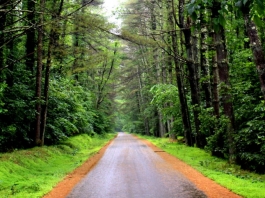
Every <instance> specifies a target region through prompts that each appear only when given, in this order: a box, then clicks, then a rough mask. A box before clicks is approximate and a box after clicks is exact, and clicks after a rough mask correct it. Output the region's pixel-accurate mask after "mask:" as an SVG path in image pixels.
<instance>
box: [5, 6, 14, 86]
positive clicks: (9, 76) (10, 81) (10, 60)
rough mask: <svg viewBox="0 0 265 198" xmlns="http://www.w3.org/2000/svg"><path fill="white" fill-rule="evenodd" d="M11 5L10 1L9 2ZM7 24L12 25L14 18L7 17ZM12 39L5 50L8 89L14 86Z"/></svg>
mask: <svg viewBox="0 0 265 198" xmlns="http://www.w3.org/2000/svg"><path fill="white" fill-rule="evenodd" d="M10 3H11V4H12V1H11V2H10ZM6 20H7V24H13V21H14V16H12V15H11V16H8V17H7V19H6ZM14 42H15V41H14V39H12V40H10V41H9V42H8V43H7V49H8V54H7V60H6V64H7V65H8V73H7V78H6V82H7V85H8V87H10V88H11V87H13V85H14V76H13V74H14V66H15V64H14V63H15V50H14V47H15V46H14Z"/></svg>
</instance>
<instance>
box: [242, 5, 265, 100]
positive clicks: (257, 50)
mask: <svg viewBox="0 0 265 198" xmlns="http://www.w3.org/2000/svg"><path fill="white" fill-rule="evenodd" d="M242 13H243V16H244V21H245V28H246V31H247V34H248V37H249V40H250V46H251V49H252V53H253V56H254V62H255V64H256V69H257V71H258V75H259V81H260V85H261V92H262V95H263V98H264V100H265V55H264V52H263V48H262V44H261V42H260V38H259V35H258V30H257V26H256V25H255V23H254V22H253V21H252V20H251V16H250V1H247V3H246V4H245V5H244V6H242Z"/></svg>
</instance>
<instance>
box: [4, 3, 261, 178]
mask: <svg viewBox="0 0 265 198" xmlns="http://www.w3.org/2000/svg"><path fill="white" fill-rule="evenodd" d="M103 3H104V1H101V0H71V1H70V0H57V1H56V0H48V1H45V0H39V1H34V0H3V1H1V3H0V152H11V151H13V150H15V149H27V148H31V147H35V146H43V145H54V144H56V143H58V142H59V141H61V140H64V139H67V138H68V137H71V136H75V135H77V134H88V135H90V136H93V135H95V134H105V133H109V132H112V131H126V132H130V133H139V134H144V135H150V136H155V137H169V138H172V139H177V140H179V141H183V143H185V144H186V145H187V146H190V147H198V148H201V149H204V150H207V151H208V152H210V153H211V154H212V155H214V156H217V157H220V158H224V159H227V161H229V163H235V164H238V165H240V166H241V168H242V169H248V170H251V171H254V172H258V173H264V171H265V131H264V128H265V122H264V119H265V104H264V100H265V54H264V51H265V35H264V32H265V9H264V8H265V2H264V1H263V0H190V1H188V0H127V1H124V2H123V3H122V4H121V5H120V7H119V8H118V9H117V10H116V11H115V16H117V17H119V18H120V19H121V20H122V24H121V27H117V25H116V24H115V23H111V22H109V21H108V17H106V16H104V11H103V9H102V5H103Z"/></svg>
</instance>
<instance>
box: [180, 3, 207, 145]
mask: <svg viewBox="0 0 265 198" xmlns="http://www.w3.org/2000/svg"><path fill="white" fill-rule="evenodd" d="M183 7H184V0H180V1H179V18H180V21H179V27H180V28H181V29H182V32H183V34H184V38H185V47H186V54H187V60H188V61H187V68H188V71H189V84H190V91H191V102H192V109H193V115H194V124H195V132H196V135H195V141H196V145H197V146H198V147H199V148H203V140H202V139H203V138H202V135H201V132H200V120H199V113H200V90H199V81H198V73H197V69H196V63H195V61H196V60H195V54H194V49H193V46H194V45H195V47H196V46H197V44H196V43H192V40H193V39H192V33H191V19H190V18H189V17H188V18H187V20H186V23H185V22H184V16H183V15H184V10H183ZM196 50H197V49H196Z"/></svg>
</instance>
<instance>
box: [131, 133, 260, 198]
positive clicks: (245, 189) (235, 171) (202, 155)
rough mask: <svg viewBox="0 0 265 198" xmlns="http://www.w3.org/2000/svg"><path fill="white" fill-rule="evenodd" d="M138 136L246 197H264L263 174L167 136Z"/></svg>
mask: <svg viewBox="0 0 265 198" xmlns="http://www.w3.org/2000/svg"><path fill="white" fill-rule="evenodd" d="M136 135H137V136H138V137H141V138H143V139H146V140H148V141H150V142H152V143H153V144H154V145H156V146H157V147H159V148H161V149H163V150H164V151H166V152H167V153H170V154H171V155H173V156H175V157H177V158H179V159H180V160H182V161H184V162H186V163H187V164H189V165H190V166H192V167H193V168H195V169H196V170H198V171H199V172H201V173H202V174H203V175H205V176H206V177H208V178H210V179H212V180H214V181H216V182H217V183H219V184H220V185H222V186H224V187H226V188H228V189H230V190H231V191H233V192H235V193H236V194H239V195H241V196H243V197H246V198H265V175H259V174H255V173H252V172H249V171H244V170H241V169H240V167H239V166H236V165H231V164H229V163H228V162H227V161H226V160H222V159H219V158H216V157H213V156H211V155H210V154H209V153H207V152H206V151H204V150H201V149H198V148H191V147H187V146H185V145H184V144H183V143H178V142H174V143H173V142H170V141H169V139H167V138H154V137H149V136H141V135H139V134H136Z"/></svg>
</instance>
